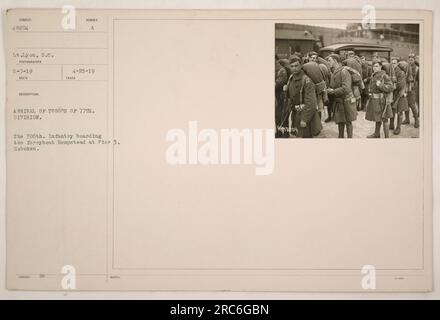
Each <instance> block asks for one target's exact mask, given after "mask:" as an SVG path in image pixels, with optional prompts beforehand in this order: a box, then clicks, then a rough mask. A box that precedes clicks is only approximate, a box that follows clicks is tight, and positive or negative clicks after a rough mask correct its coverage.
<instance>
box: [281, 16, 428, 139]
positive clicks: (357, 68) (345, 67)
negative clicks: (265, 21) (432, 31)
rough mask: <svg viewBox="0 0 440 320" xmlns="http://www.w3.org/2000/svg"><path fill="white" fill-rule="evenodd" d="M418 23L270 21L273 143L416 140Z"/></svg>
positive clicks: (418, 105)
mask: <svg viewBox="0 0 440 320" xmlns="http://www.w3.org/2000/svg"><path fill="white" fill-rule="evenodd" d="M419 55H420V47H419V24H399V23H376V24H375V25H374V24H370V25H365V26H364V25H362V23H346V24H344V23H337V24H334V23H322V24H293V23H277V24H275V108H274V111H275V112H274V113H275V132H276V133H275V137H276V138H366V139H368V138H373V139H379V138H418V137H419V130H420V123H421V121H420V108H421V106H420V103H419V92H420V85H419V73H420V71H419V70H420V61H419Z"/></svg>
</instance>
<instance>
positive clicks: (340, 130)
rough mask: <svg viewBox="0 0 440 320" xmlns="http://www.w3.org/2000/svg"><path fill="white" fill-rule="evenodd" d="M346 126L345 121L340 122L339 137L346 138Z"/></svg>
mask: <svg viewBox="0 0 440 320" xmlns="http://www.w3.org/2000/svg"><path fill="white" fill-rule="evenodd" d="M344 127H345V123H338V131H339V136H338V138H344Z"/></svg>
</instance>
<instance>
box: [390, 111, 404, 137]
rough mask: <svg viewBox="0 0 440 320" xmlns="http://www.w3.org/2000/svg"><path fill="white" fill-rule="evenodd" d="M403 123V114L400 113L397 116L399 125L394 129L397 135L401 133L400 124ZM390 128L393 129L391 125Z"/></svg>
mask: <svg viewBox="0 0 440 320" xmlns="http://www.w3.org/2000/svg"><path fill="white" fill-rule="evenodd" d="M401 124H402V115H400V114H399V115H398V116H397V127H396V129H394V134H395V135H398V134H400V125H401ZM390 129H391V127H390Z"/></svg>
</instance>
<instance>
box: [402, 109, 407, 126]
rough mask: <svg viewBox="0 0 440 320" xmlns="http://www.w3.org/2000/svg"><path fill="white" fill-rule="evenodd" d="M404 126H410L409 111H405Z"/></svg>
mask: <svg viewBox="0 0 440 320" xmlns="http://www.w3.org/2000/svg"><path fill="white" fill-rule="evenodd" d="M402 124H409V110H408V111H405V120H403V122H402Z"/></svg>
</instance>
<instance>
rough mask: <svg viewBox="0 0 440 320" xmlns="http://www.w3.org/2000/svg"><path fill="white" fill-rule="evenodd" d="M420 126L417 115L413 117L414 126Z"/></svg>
mask: <svg viewBox="0 0 440 320" xmlns="http://www.w3.org/2000/svg"><path fill="white" fill-rule="evenodd" d="M418 127H420V123H419V117H414V128H418Z"/></svg>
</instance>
